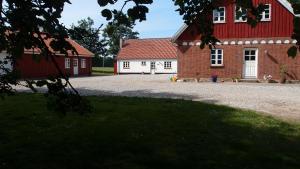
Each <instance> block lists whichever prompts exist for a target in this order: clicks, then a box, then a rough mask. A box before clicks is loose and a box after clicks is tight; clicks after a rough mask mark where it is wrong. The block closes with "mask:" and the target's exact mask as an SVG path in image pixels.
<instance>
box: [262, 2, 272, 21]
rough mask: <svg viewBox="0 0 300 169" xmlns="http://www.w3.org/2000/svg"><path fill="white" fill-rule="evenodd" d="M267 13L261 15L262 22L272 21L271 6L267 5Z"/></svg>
mask: <svg viewBox="0 0 300 169" xmlns="http://www.w3.org/2000/svg"><path fill="white" fill-rule="evenodd" d="M265 6H266V9H265V11H264V12H263V13H262V14H261V21H271V4H266V5H265Z"/></svg>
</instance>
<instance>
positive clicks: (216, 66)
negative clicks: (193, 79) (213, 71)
mask: <svg viewBox="0 0 300 169" xmlns="http://www.w3.org/2000/svg"><path fill="white" fill-rule="evenodd" d="M210 67H211V68H223V67H224V65H210Z"/></svg>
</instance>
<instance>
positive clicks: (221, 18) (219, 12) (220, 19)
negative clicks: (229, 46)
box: [213, 7, 226, 23]
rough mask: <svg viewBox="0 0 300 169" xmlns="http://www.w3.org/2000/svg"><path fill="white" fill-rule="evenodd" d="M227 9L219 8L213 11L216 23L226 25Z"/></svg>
mask: <svg viewBox="0 0 300 169" xmlns="http://www.w3.org/2000/svg"><path fill="white" fill-rule="evenodd" d="M225 17H226V15H225V7H219V8H218V9H215V10H214V11H213V19H214V23H225Z"/></svg>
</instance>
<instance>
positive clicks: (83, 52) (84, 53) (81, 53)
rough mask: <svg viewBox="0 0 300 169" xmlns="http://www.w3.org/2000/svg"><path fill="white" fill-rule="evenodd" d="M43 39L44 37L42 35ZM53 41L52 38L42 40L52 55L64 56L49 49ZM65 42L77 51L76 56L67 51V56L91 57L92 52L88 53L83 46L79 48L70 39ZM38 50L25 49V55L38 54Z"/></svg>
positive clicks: (78, 45)
mask: <svg viewBox="0 0 300 169" xmlns="http://www.w3.org/2000/svg"><path fill="white" fill-rule="evenodd" d="M42 36H43V37H44V35H42ZM52 40H53V38H48V39H44V42H45V44H46V45H47V46H48V48H49V50H50V51H51V52H53V53H55V54H56V55H64V54H61V53H59V52H55V51H54V50H53V49H52V48H51V47H50V42H51V41H52ZM66 41H67V42H69V43H70V44H71V45H72V46H73V47H74V48H75V49H76V51H77V53H78V55H77V54H75V53H74V54H73V53H72V51H68V56H71V57H72V56H81V57H93V56H94V54H93V53H92V52H90V51H89V50H88V49H86V48H84V47H83V46H81V45H80V44H78V43H77V42H75V41H74V40H72V39H70V38H66ZM39 52H40V49H38V48H34V49H25V53H29V54H31V53H39Z"/></svg>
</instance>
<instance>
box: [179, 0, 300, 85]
mask: <svg viewBox="0 0 300 169" xmlns="http://www.w3.org/2000/svg"><path fill="white" fill-rule="evenodd" d="M253 3H254V4H256V5H258V4H259V3H264V4H267V5H268V8H267V9H266V10H265V12H263V14H262V21H261V22H260V23H259V24H258V25H257V26H256V27H254V28H252V27H251V26H250V25H249V24H247V23H246V20H245V19H244V18H243V17H239V16H238V15H236V10H235V9H236V8H237V7H236V5H235V4H233V3H228V1H224V3H223V4H220V8H219V10H215V11H214V12H213V14H212V15H213V17H212V19H213V22H214V35H215V36H216V37H217V38H218V39H219V40H220V41H221V42H220V43H218V44H217V45H216V48H215V49H212V50H210V49H209V48H208V47H206V48H205V49H203V50H202V49H200V47H199V45H200V42H201V41H200V39H201V35H200V33H199V32H198V28H197V26H195V25H190V26H186V25H184V26H183V27H182V28H181V29H180V30H179V31H178V33H177V34H176V35H175V37H174V41H175V43H176V44H177V46H178V49H179V51H178V76H179V78H197V79H201V78H210V77H211V75H213V74H215V75H217V76H218V77H220V78H224V79H227V78H228V79H229V78H230V79H231V78H244V79H264V77H267V76H269V75H271V76H272V77H273V79H280V70H282V69H283V67H285V69H286V70H287V73H286V74H287V76H288V78H289V79H298V80H299V79H300V56H297V57H296V59H292V58H289V57H288V54H287V51H288V49H289V48H290V47H291V46H292V45H294V44H295V43H297V42H296V41H295V40H293V39H291V38H290V37H291V35H292V33H293V18H294V16H295V14H294V13H293V9H292V7H291V4H290V3H289V2H288V1H287V0H253ZM241 12H242V13H243V14H246V11H241ZM269 77H270V76H269Z"/></svg>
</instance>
